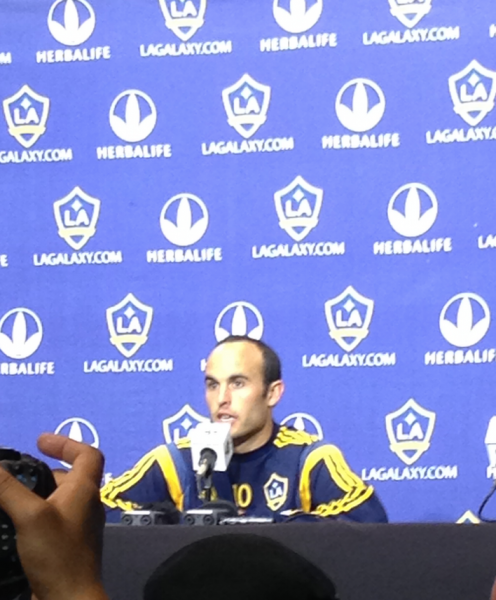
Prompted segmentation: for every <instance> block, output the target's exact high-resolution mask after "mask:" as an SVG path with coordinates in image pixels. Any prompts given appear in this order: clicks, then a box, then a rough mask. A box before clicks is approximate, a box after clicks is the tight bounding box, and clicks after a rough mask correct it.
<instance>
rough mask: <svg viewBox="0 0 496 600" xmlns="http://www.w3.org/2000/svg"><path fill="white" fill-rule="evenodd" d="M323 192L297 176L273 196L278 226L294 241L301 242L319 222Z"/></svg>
mask: <svg viewBox="0 0 496 600" xmlns="http://www.w3.org/2000/svg"><path fill="white" fill-rule="evenodd" d="M323 197H324V190H321V189H320V188H318V187H315V186H313V185H310V184H309V183H308V182H307V181H305V180H304V179H303V177H301V175H298V177H296V178H295V179H293V181H292V182H291V183H290V184H289V185H287V186H286V187H285V188H283V189H282V190H279V191H278V192H276V193H275V194H274V202H275V205H276V212H277V216H278V217H279V226H280V227H281V228H282V229H284V231H285V232H286V233H287V234H288V235H290V236H291V237H292V238H293V239H294V240H295V241H297V242H299V241H301V240H303V239H304V238H305V237H306V236H307V235H308V234H309V233H310V231H311V230H312V229H313V228H314V227H316V225H317V223H318V222H319V213H320V209H321V208H322V200H323Z"/></svg>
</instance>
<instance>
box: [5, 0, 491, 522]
mask: <svg viewBox="0 0 496 600" xmlns="http://www.w3.org/2000/svg"><path fill="white" fill-rule="evenodd" d="M0 13H1V14H0V75H1V77H0V100H1V102H2V115H1V119H0V120H1V123H0V194H1V203H2V204H1V206H2V209H1V213H0V281H1V294H0V378H1V384H0V385H1V408H0V410H1V420H0V434H1V443H2V444H3V445H7V446H9V445H10V446H14V447H16V448H21V449H24V450H27V451H31V452H36V450H35V445H34V440H35V438H36V436H37V435H38V434H39V433H40V432H42V431H47V430H48V431H60V432H62V433H65V434H69V435H71V436H72V437H74V438H76V439H83V440H84V441H86V442H88V443H91V444H93V445H95V446H99V447H100V448H101V449H102V450H103V451H104V453H105V455H106V457H107V463H106V478H107V479H108V478H109V477H111V476H112V475H117V474H119V473H121V472H122V471H123V470H125V469H126V468H128V467H130V466H131V465H132V464H133V463H134V462H135V461H136V460H137V459H138V458H139V457H140V456H141V455H142V454H144V453H145V452H146V451H147V450H149V449H151V448H152V447H153V446H155V445H158V444H161V443H164V442H165V441H167V442H170V441H172V440H174V439H176V438H177V437H178V436H179V437H180V436H183V435H187V433H188V431H189V430H190V429H191V427H193V426H194V425H195V423H197V422H198V421H199V420H201V419H204V418H206V409H205V406H204V401H203V372H202V369H203V368H204V361H205V358H206V357H207V356H208V353H209V351H210V350H211V348H212V347H213V345H214V344H215V343H216V341H218V340H221V339H223V338H224V337H225V336H227V335H228V334H231V333H235V334H248V335H250V336H252V337H254V338H257V339H258V338H263V339H264V340H266V341H267V342H268V343H270V344H271V345H273V347H274V348H275V349H276V350H277V351H278V352H279V353H280V355H281V358H282V361H283V366H284V378H285V380H286V383H287V392H286V394H285V396H284V398H283V401H282V402H281V403H280V406H279V407H278V408H277V411H276V416H277V419H278V420H279V421H284V422H288V423H291V424H293V425H294V426H295V427H297V428H299V429H305V430H307V431H309V432H311V433H315V434H317V435H319V436H322V435H324V436H325V437H326V438H327V439H329V440H330V441H332V442H334V443H335V444H337V445H338V446H339V447H340V448H341V449H342V450H343V452H344V453H345V456H346V457H347V459H348V461H349V463H350V465H351V466H352V467H353V469H354V470H355V471H356V472H357V473H359V474H360V475H361V476H362V477H363V479H364V480H366V481H368V482H370V483H371V484H372V485H374V486H375V487H376V489H377V491H378V493H379V495H380V497H381V498H382V500H383V502H384V504H385V505H386V507H387V509H388V512H389V515H390V518H391V520H393V521H456V520H458V519H460V518H466V511H472V512H474V511H476V509H477V507H478V505H479V503H480V501H481V500H482V498H483V496H484V495H485V493H486V491H487V490H488V488H489V486H490V481H489V480H491V479H492V478H493V477H494V476H496V450H495V448H496V417H495V416H496V406H495V402H494V395H495V391H494V390H495V387H496V325H495V324H494V322H493V318H492V315H496V286H495V284H494V260H495V253H496V211H495V208H494V206H495V201H496V197H495V191H494V190H495V187H496V169H495V167H494V164H495V158H496V150H495V149H496V109H495V96H496V54H495V50H496V7H495V5H494V2H492V1H491V0H479V1H477V2H474V1H473V0H472V1H469V0H457V1H455V2H453V1H448V0H417V1H415V0H389V1H387V0H377V1H375V2H373V3H371V2H370V1H368V0H350V1H347V2H344V1H339V0H274V1H272V0H243V1H240V0H132V1H131V0H128V1H127V2H124V3H123V2H117V1H116V0H110V1H109V0H107V1H104V0H55V1H52V0H3V2H2V4H1V8H0ZM491 419H493V420H491ZM490 509H491V507H489V512H490ZM467 515H468V517H469V518H470V516H471V514H470V512H469V513H467Z"/></svg>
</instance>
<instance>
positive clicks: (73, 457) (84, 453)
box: [38, 433, 104, 486]
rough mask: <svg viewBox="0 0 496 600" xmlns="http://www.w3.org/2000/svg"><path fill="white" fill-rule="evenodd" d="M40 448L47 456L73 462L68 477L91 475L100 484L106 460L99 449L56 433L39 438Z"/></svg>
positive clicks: (45, 434)
mask: <svg viewBox="0 0 496 600" xmlns="http://www.w3.org/2000/svg"><path fill="white" fill-rule="evenodd" d="M38 448H39V449H40V450H41V451H42V452H43V454H46V455H47V456H51V457H52V458H56V459H58V460H63V461H64V462H67V463H69V464H71V465H72V470H71V471H70V473H68V474H67V477H69V476H70V477H71V479H73V478H74V479H75V478H78V479H79V478H80V477H90V478H91V479H92V480H93V481H94V482H95V484H96V485H98V486H99V485H100V481H101V479H102V473H103V462H104V461H103V455H102V453H101V452H100V451H99V450H96V449H95V448H92V447H91V446H88V445H87V444H82V443H80V442H76V441H74V440H71V439H70V438H68V437H65V436H63V435H57V434H54V433H44V434H42V435H41V436H40V437H39V438H38Z"/></svg>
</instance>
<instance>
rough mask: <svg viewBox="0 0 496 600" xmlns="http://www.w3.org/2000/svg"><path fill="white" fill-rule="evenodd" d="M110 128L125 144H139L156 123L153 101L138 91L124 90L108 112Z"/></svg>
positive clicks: (155, 110)
mask: <svg viewBox="0 0 496 600" xmlns="http://www.w3.org/2000/svg"><path fill="white" fill-rule="evenodd" d="M109 121H110V127H112V131H113V132H114V133H115V135H116V136H118V137H120V138H121V140H124V141H125V142H131V143H132V142H141V141H142V140H144V139H145V138H147V137H148V136H149V135H150V133H151V132H152V131H153V129H154V127H155V124H156V123H157V109H156V108H155V104H154V103H153V100H152V99H151V98H150V96H148V94H145V93H144V92H140V90H126V91H125V92H122V93H121V94H119V95H118V96H117V98H116V99H115V100H114V101H113V102H112V105H111V106H110V112H109Z"/></svg>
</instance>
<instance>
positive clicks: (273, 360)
mask: <svg viewBox="0 0 496 600" xmlns="http://www.w3.org/2000/svg"><path fill="white" fill-rule="evenodd" d="M235 342H248V343H250V344H253V345H254V346H256V347H257V348H258V349H259V350H260V352H261V353H262V362H263V378H264V384H265V387H269V385H270V384H271V383H273V382H274V381H278V380H279V379H282V367H281V359H280V358H279V356H277V353H276V352H275V350H273V349H272V348H271V347H270V346H269V345H268V344H266V343H265V342H262V340H255V339H253V338H251V337H249V336H247V335H230V336H228V337H226V338H225V339H224V340H221V341H220V342H218V343H217V344H216V346H215V347H216V348H218V347H219V346H222V345H224V344H233V343H235Z"/></svg>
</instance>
